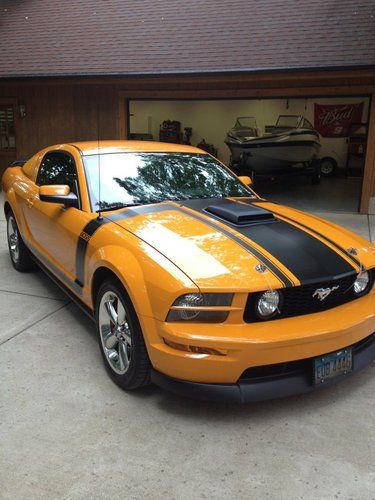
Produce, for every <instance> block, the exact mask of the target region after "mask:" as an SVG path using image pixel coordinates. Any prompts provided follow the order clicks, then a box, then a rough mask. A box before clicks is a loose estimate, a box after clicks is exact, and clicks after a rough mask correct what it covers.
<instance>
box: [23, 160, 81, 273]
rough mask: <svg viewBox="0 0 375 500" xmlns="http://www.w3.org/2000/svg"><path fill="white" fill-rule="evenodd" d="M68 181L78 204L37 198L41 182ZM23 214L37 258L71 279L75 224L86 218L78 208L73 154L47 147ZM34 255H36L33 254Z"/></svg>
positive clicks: (74, 255) (73, 262) (77, 185)
mask: <svg viewBox="0 0 375 500" xmlns="http://www.w3.org/2000/svg"><path fill="white" fill-rule="evenodd" d="M56 184H60V185H68V186H69V187H70V190H71V192H73V193H75V194H76V195H77V197H78V200H79V207H78V208H75V207H69V208H66V207H64V206H63V205H61V204H58V203H51V202H45V201H41V200H40V198H39V196H38V191H39V187H40V186H43V185H56ZM25 218H26V221H27V225H28V228H29V232H30V235H31V240H32V245H33V246H34V249H36V250H37V251H39V252H40V253H41V255H39V257H40V258H42V259H43V258H44V259H46V260H47V262H46V264H47V265H48V264H49V263H50V264H51V263H52V264H53V265H54V266H55V267H57V268H58V269H59V270H60V271H62V272H63V273H64V275H66V277H67V278H69V279H70V280H71V281H74V280H75V276H76V251H77V240H78V235H79V231H80V229H79V228H82V227H83V226H84V225H85V224H86V223H87V221H88V220H89V219H90V215H89V214H88V213H87V212H83V211H82V210H81V196H80V189H79V183H78V175H77V168H76V165H75V161H74V158H73V156H72V155H71V154H70V153H68V152H65V151H51V152H48V153H46V155H45V156H44V157H43V159H42V161H41V163H40V166H39V169H38V173H37V177H36V181H35V189H34V190H33V192H32V193H29V198H28V200H27V209H26V210H25ZM37 256H38V255H37Z"/></svg>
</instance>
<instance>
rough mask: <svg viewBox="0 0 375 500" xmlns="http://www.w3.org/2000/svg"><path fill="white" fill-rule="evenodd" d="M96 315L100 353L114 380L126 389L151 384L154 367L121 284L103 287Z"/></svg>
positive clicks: (109, 284) (104, 284) (110, 284)
mask: <svg viewBox="0 0 375 500" xmlns="http://www.w3.org/2000/svg"><path fill="white" fill-rule="evenodd" d="M95 315H96V325H97V332H98V337H99V346H100V350H101V353H102V356H103V359H104V364H105V367H106V369H107V372H108V373H109V375H110V377H111V378H112V380H113V381H114V382H116V384H118V385H119V386H121V387H122V388H123V389H126V390H132V389H138V388H139V387H142V386H144V385H147V384H149V383H150V371H151V364H150V360H149V357H148V354H147V350H146V346H145V342H144V339H143V335H142V330H141V326H140V324H139V321H138V317H137V314H136V312H135V310H134V307H133V305H132V303H131V301H130V298H129V296H128V295H127V293H126V292H125V291H124V290H123V288H122V286H120V284H117V283H113V282H110V281H106V282H104V283H103V284H102V286H101V287H100V290H99V293H98V297H97V301H96V309H95Z"/></svg>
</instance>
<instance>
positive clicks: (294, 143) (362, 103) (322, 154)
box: [129, 96, 369, 212]
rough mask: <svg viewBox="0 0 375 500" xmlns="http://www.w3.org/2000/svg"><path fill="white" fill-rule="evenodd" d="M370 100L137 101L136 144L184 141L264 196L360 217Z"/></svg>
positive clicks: (133, 110)
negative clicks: (249, 182) (242, 177)
mask: <svg viewBox="0 0 375 500" xmlns="http://www.w3.org/2000/svg"><path fill="white" fill-rule="evenodd" d="M368 113H369V98H368V97H365V96H364V97H363V96H362V97H361V96H358V97H329V98H278V99H273V98H272V99H271V98H270V99H247V100H245V99H241V100H240V99H238V100H235V99H227V100H223V99H222V100H131V101H130V103H129V114H130V117H129V130H130V138H134V139H143V140H162V141H166V142H185V143H191V144H193V145H195V146H196V145H197V146H198V147H201V148H203V149H205V150H207V151H209V152H210V153H212V154H213V155H215V156H217V157H218V158H219V159H220V160H221V161H223V162H224V163H225V164H227V165H229V166H230V167H231V168H232V169H233V170H234V171H235V172H236V173H241V174H249V175H251V176H252V178H253V179H254V181H255V188H256V190H257V191H258V193H259V194H261V195H263V196H265V197H267V198H269V199H272V200H273V201H276V202H279V203H283V204H287V205H290V206H294V207H297V208H301V209H303V210H310V211H317V212H320V211H322V212H324V211H331V212H357V211H358V210H359V203H360V197H361V189H362V181H363V171H364V165H365V157H366V141H367V123H368Z"/></svg>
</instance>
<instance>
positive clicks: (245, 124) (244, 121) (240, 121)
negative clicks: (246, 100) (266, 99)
mask: <svg viewBox="0 0 375 500" xmlns="http://www.w3.org/2000/svg"><path fill="white" fill-rule="evenodd" d="M256 126H257V122H256V120H255V118H254V116H239V117H238V118H237V120H236V124H235V126H234V127H235V128H256Z"/></svg>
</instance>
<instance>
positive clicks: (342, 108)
mask: <svg viewBox="0 0 375 500" xmlns="http://www.w3.org/2000/svg"><path fill="white" fill-rule="evenodd" d="M362 112H363V102H359V103H356V104H314V121H315V123H314V127H315V129H316V130H317V131H318V132H319V134H320V135H321V136H323V137H347V136H348V135H349V126H350V124H351V123H361V122H362Z"/></svg>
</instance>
